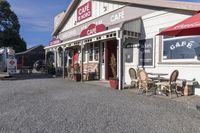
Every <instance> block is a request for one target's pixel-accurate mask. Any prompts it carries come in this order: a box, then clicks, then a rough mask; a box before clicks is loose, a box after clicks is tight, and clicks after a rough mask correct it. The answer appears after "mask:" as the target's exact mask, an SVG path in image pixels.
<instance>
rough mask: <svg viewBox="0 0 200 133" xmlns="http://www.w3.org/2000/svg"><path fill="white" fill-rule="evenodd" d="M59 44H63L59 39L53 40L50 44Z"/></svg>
mask: <svg viewBox="0 0 200 133" xmlns="http://www.w3.org/2000/svg"><path fill="white" fill-rule="evenodd" d="M58 43H61V40H60V39H59V38H55V37H54V38H53V39H52V40H51V41H50V43H49V46H52V45H56V44H58Z"/></svg>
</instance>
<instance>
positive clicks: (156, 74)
mask: <svg viewBox="0 0 200 133" xmlns="http://www.w3.org/2000/svg"><path fill="white" fill-rule="evenodd" d="M148 74H149V75H152V76H157V77H156V78H157V80H158V82H160V80H161V76H166V75H168V74H167V73H148Z"/></svg>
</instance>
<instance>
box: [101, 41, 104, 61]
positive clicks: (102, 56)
mask: <svg viewBox="0 0 200 133" xmlns="http://www.w3.org/2000/svg"><path fill="white" fill-rule="evenodd" d="M104 54H105V44H104V43H102V55H101V58H102V63H104V60H105V59H104Z"/></svg>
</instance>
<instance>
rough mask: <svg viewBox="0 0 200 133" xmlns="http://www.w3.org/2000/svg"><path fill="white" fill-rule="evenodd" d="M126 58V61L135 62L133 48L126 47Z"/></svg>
mask: <svg viewBox="0 0 200 133" xmlns="http://www.w3.org/2000/svg"><path fill="white" fill-rule="evenodd" d="M124 59H125V62H126V63H132V62H133V48H124Z"/></svg>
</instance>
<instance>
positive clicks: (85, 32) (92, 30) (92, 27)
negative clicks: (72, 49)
mask: <svg viewBox="0 0 200 133" xmlns="http://www.w3.org/2000/svg"><path fill="white" fill-rule="evenodd" d="M105 30H106V26H105V25H104V24H99V25H96V24H90V25H89V26H88V28H86V29H85V30H83V31H82V32H81V34H80V37H84V36H89V35H93V34H96V33H99V32H102V31H105Z"/></svg>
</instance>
